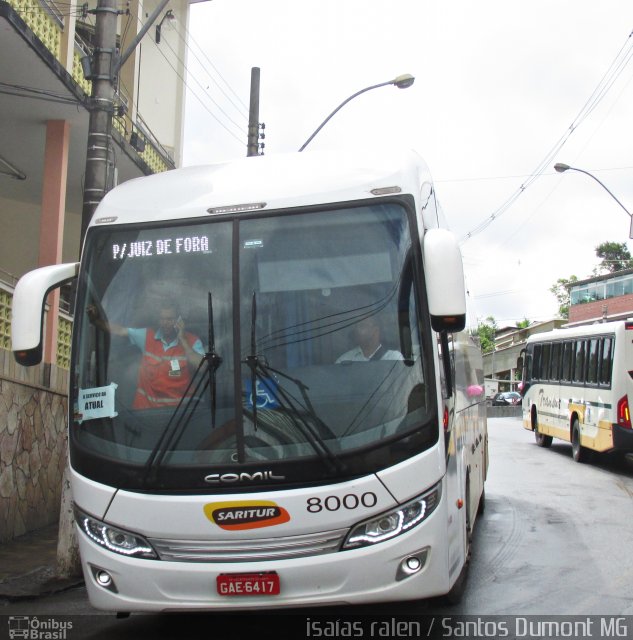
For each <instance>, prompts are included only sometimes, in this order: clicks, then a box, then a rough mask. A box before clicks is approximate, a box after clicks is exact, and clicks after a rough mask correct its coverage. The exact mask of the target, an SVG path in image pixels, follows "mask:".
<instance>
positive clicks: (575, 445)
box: [571, 418, 589, 462]
mask: <svg viewBox="0 0 633 640" xmlns="http://www.w3.org/2000/svg"><path fill="white" fill-rule="evenodd" d="M571 455H572V458H573V459H574V461H575V462H587V459H588V457H589V456H588V451H587V449H585V447H583V446H581V444H580V423H579V422H578V418H574V423H573V425H572V428H571Z"/></svg>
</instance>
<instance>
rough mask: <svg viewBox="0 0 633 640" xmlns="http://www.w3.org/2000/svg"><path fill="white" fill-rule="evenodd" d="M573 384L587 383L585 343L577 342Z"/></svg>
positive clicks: (582, 341)
mask: <svg viewBox="0 0 633 640" xmlns="http://www.w3.org/2000/svg"><path fill="white" fill-rule="evenodd" d="M575 354H576V357H575V361H574V378H573V382H579V383H583V382H584V381H585V341H584V340H576V348H575Z"/></svg>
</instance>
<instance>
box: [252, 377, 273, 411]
mask: <svg viewBox="0 0 633 640" xmlns="http://www.w3.org/2000/svg"><path fill="white" fill-rule="evenodd" d="M244 387H245V389H244V390H245V391H246V407H247V408H248V409H252V408H253V391H252V389H253V383H252V379H251V378H247V379H246V381H245V385H244ZM278 398H279V391H278V387H277V383H276V382H275V381H274V380H273V379H272V378H257V380H256V381H255V405H256V406H257V408H258V409H279V400H278Z"/></svg>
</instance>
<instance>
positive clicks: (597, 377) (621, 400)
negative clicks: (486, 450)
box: [522, 321, 633, 462]
mask: <svg viewBox="0 0 633 640" xmlns="http://www.w3.org/2000/svg"><path fill="white" fill-rule="evenodd" d="M522 366H523V388H522V393H523V426H524V427H525V428H526V429H529V430H531V431H534V435H535V437H536V443H537V444H538V445H539V446H540V447H549V446H550V445H551V444H552V439H553V438H560V439H561V440H566V441H567V442H571V445H572V453H573V458H574V460H576V461H577V462H584V461H586V460H588V458H589V457H590V454H591V452H601V453H602V452H610V451H625V452H630V451H633V429H632V428H631V415H630V408H629V407H630V400H629V398H633V322H630V321H620V322H606V323H600V324H594V325H588V326H581V327H576V328H570V329H556V330H554V331H550V332H547V333H540V334H536V335H533V336H530V337H529V338H528V340H527V345H526V348H525V350H524V352H523V363H522Z"/></svg>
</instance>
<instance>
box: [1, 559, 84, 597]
mask: <svg viewBox="0 0 633 640" xmlns="http://www.w3.org/2000/svg"><path fill="white" fill-rule="evenodd" d="M83 584H84V579H83V577H74V578H61V577H59V576H57V575H56V573H55V569H54V568H53V567H52V566H42V567H37V568H36V569H33V570H32V571H29V572H28V573H25V574H23V575H20V576H15V577H11V578H8V579H6V580H4V581H3V582H0V599H2V600H8V601H9V602H16V601H19V600H32V599H34V598H44V597H47V596H51V595H54V594H56V593H60V592H62V591H67V590H69V589H74V588H75V587H79V586H82V585H83Z"/></svg>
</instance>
